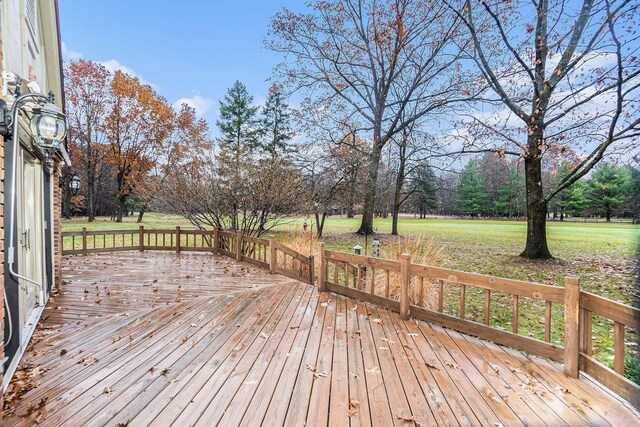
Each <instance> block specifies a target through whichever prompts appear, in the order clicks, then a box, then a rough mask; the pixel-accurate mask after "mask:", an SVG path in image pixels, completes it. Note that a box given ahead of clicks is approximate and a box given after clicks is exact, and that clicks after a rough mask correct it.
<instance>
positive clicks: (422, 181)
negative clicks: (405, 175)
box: [414, 163, 439, 218]
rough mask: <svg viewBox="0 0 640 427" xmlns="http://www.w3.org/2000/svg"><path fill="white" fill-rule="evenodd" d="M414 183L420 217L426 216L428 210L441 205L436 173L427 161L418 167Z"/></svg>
mask: <svg viewBox="0 0 640 427" xmlns="http://www.w3.org/2000/svg"><path fill="white" fill-rule="evenodd" d="M414 185H415V199H416V204H417V208H418V211H419V213H420V218H424V216H425V214H426V213H427V212H428V211H430V210H434V209H437V208H438V206H439V200H438V194H437V190H438V187H437V186H436V174H435V173H434V172H433V169H432V168H431V166H429V164H427V163H425V164H424V165H421V166H419V167H418V168H417V170H416V176H415V179H414Z"/></svg>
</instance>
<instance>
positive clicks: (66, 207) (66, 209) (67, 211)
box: [62, 185, 71, 219]
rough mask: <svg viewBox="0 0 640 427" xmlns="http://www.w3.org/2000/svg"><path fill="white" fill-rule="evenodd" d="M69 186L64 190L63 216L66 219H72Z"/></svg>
mask: <svg viewBox="0 0 640 427" xmlns="http://www.w3.org/2000/svg"><path fill="white" fill-rule="evenodd" d="M68 187H69V186H68V185H67V186H66V188H65V189H64V196H63V198H62V216H63V217H64V218H65V219H71V191H70V190H69V188H68Z"/></svg>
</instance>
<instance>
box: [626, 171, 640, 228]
mask: <svg viewBox="0 0 640 427" xmlns="http://www.w3.org/2000/svg"><path fill="white" fill-rule="evenodd" d="M627 169H628V171H629V172H628V175H629V187H628V190H629V191H628V193H629V203H628V209H629V211H631V218H632V221H633V223H634V224H638V221H639V218H638V215H639V214H640V167H633V166H629V167H628V168H627Z"/></svg>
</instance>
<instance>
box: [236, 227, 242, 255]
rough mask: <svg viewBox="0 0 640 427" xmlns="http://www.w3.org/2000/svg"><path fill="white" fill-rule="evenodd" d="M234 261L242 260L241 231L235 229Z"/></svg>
mask: <svg viewBox="0 0 640 427" xmlns="http://www.w3.org/2000/svg"><path fill="white" fill-rule="evenodd" d="M236 261H242V233H241V232H240V231H236Z"/></svg>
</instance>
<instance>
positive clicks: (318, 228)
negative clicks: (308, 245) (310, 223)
mask: <svg viewBox="0 0 640 427" xmlns="http://www.w3.org/2000/svg"><path fill="white" fill-rule="evenodd" d="M315 215H316V235H317V237H318V239H319V238H321V237H322V231H323V230H324V220H325V219H327V213H326V212H322V219H320V215H319V214H318V212H316V213H315Z"/></svg>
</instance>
